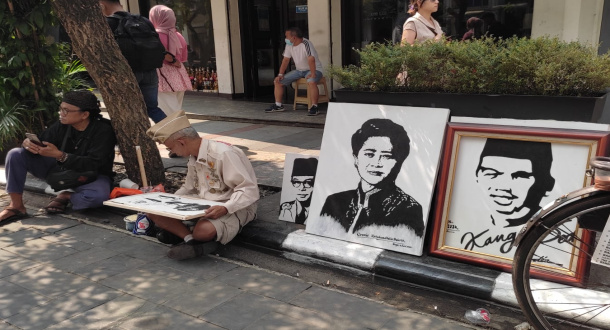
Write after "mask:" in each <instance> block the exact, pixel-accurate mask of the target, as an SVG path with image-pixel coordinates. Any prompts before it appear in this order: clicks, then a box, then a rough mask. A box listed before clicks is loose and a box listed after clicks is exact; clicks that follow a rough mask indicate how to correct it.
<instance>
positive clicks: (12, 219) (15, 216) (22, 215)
mask: <svg viewBox="0 0 610 330" xmlns="http://www.w3.org/2000/svg"><path fill="white" fill-rule="evenodd" d="M4 210H5V211H9V212H11V213H13V215H11V216H9V217H8V218H5V219H4V220H0V225H2V226H3V225H5V224H8V223H11V222H15V221H17V220H21V219H25V218H27V217H29V216H30V215H29V214H28V213H27V212H21V211H19V210H18V209H15V208H12V207H6V208H4Z"/></svg>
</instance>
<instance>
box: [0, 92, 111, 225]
mask: <svg viewBox="0 0 610 330" xmlns="http://www.w3.org/2000/svg"><path fill="white" fill-rule="evenodd" d="M59 113H60V116H59V118H60V119H59V121H58V122H56V123H55V124H53V125H51V126H50V127H49V128H47V129H46V130H44V131H43V132H42V133H41V134H40V135H39V140H40V142H37V141H35V140H31V139H30V138H27V139H25V140H24V141H23V144H22V148H15V149H12V150H11V151H9V152H8V154H7V156H6V162H5V164H6V167H5V169H6V191H7V192H8V194H9V196H10V199H11V202H10V204H9V205H8V207H6V208H5V209H4V210H2V211H1V212H0V225H2V224H3V223H6V222H7V221H10V220H18V219H23V218H25V217H27V216H28V215H27V213H26V208H25V205H24V204H23V190H24V187H25V180H26V175H27V173H28V172H29V173H31V174H33V175H34V176H36V177H38V178H41V179H45V178H46V177H47V175H48V174H49V173H51V172H52V171H55V170H57V169H58V168H60V167H61V168H62V169H68V170H74V171H76V172H84V171H96V172H97V177H93V181H92V182H90V183H86V184H83V185H80V186H78V187H74V188H73V189H72V190H73V191H62V192H60V193H59V195H58V196H57V197H56V198H53V199H52V200H51V202H50V203H49V205H48V206H47V207H46V208H45V210H46V211H47V212H48V213H61V212H64V210H65V209H66V207H67V206H68V204H69V203H72V207H73V209H75V210H79V209H86V208H92V207H99V206H102V203H103V202H104V201H106V200H108V198H109V196H110V189H111V186H112V177H113V172H112V164H113V162H114V146H115V144H116V137H115V134H114V131H113V129H112V126H111V125H110V121H109V120H107V119H104V118H102V117H101V115H100V108H99V102H98V100H97V98H96V97H95V95H94V94H93V93H91V92H89V91H73V92H67V93H65V94H64V98H63V101H62V102H61V105H60V108H59Z"/></svg>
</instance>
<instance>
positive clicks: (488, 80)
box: [329, 37, 610, 96]
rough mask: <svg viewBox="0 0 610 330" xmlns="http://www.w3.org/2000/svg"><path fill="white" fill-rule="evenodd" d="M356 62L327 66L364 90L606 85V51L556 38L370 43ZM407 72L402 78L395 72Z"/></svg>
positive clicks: (523, 91) (539, 90)
mask: <svg viewBox="0 0 610 330" xmlns="http://www.w3.org/2000/svg"><path fill="white" fill-rule="evenodd" d="M357 52H358V54H359V55H360V66H354V65H351V66H347V67H339V66H331V67H330V69H329V75H330V76H332V77H333V78H334V79H337V80H338V81H339V82H340V83H341V84H342V85H343V86H344V87H346V88H349V89H353V90H363V91H391V92H400V91H403V92H405V91H406V92H438V93H468V94H516V95H556V96H568V95H570V96H599V95H602V94H604V93H605V90H606V88H607V87H610V55H609V54H605V55H601V56H600V55H597V50H596V49H594V48H593V47H589V46H583V45H581V44H579V43H577V42H563V41H560V40H559V39H557V38H548V37H542V38H535V39H527V38H511V39H507V40H494V39H489V38H484V39H480V40H473V41H468V42H460V41H447V42H436V43H435V42H426V43H423V44H416V45H414V46H406V47H401V46H400V45H392V44H377V43H374V44H370V45H367V46H366V47H365V48H364V49H362V50H359V51H357ZM400 72H406V76H407V78H406V80H405V81H404V82H403V83H401V82H400V81H397V75H398V74H399V73H400Z"/></svg>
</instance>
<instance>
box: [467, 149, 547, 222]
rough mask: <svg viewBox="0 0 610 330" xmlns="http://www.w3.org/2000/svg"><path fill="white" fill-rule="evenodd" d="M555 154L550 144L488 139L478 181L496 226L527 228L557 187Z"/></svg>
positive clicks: (478, 169)
mask: <svg viewBox="0 0 610 330" xmlns="http://www.w3.org/2000/svg"><path fill="white" fill-rule="evenodd" d="M552 164H553V153H552V150H551V144H550V143H547V142H533V141H519V140H505V139H487V140H486V141H485V146H484V147H483V151H482V152H481V156H480V158H479V165H478V166H477V169H476V181H477V183H478V185H479V186H480V188H481V190H482V192H483V201H484V203H485V204H486V206H487V208H488V209H489V211H490V212H491V213H490V216H491V218H492V221H493V222H494V224H495V225H499V226H504V227H512V226H519V225H522V224H524V223H525V222H526V221H527V220H528V219H529V218H530V217H531V216H532V215H533V213H535V212H536V211H538V210H539V209H540V207H541V206H542V205H540V202H541V201H542V198H543V197H544V196H545V195H547V194H548V192H549V191H551V190H552V189H553V187H554V186H555V179H554V178H553V177H552V176H551V166H552Z"/></svg>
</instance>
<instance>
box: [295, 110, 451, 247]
mask: <svg viewBox="0 0 610 330" xmlns="http://www.w3.org/2000/svg"><path fill="white" fill-rule="evenodd" d="M447 117H448V111H447V110H446V109H434V110H433V111H430V109H425V108H413V107H397V106H379V105H364V104H342V103H332V104H330V105H329V115H328V118H327V121H326V127H325V130H324V137H323V139H322V147H321V150H320V163H319V166H318V172H317V177H316V186H315V188H314V193H313V197H312V200H311V207H310V213H309V218H308V222H307V228H306V231H307V232H308V233H312V234H317V235H322V236H328V237H332V238H336V239H341V240H346V241H350V242H356V243H360V244H365V245H370V246H375V247H380V248H384V249H388V250H394V251H399V252H405V253H411V254H416V255H420V254H421V249H422V245H423V236H424V233H425V228H426V222H427V220H428V219H427V216H428V213H429V210H430V202H431V198H432V191H433V189H434V182H435V178H436V171H437V167H438V162H439V156H440V149H441V146H442V138H443V133H444V129H445V124H446V121H447Z"/></svg>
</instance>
